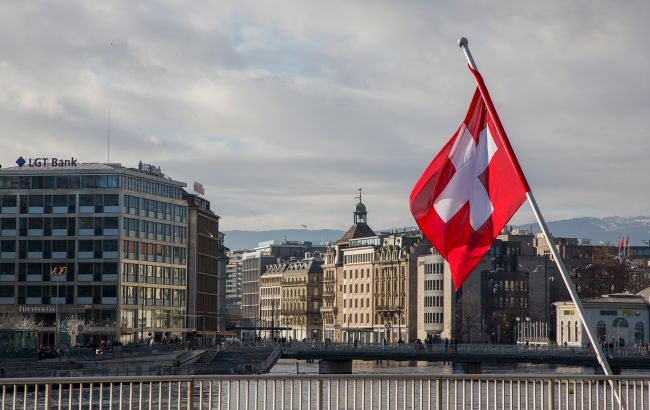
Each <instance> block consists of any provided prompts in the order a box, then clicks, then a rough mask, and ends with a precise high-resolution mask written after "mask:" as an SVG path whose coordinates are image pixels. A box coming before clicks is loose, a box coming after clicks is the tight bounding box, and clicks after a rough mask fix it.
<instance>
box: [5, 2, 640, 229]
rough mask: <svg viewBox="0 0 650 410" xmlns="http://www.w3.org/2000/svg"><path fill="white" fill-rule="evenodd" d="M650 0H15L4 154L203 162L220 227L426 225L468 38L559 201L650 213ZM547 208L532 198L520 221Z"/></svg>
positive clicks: (579, 212)
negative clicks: (417, 210) (416, 189)
mask: <svg viewBox="0 0 650 410" xmlns="http://www.w3.org/2000/svg"><path fill="white" fill-rule="evenodd" d="M648 21H650V2H648V1H647V0H639V1H625V2H613V1H573V2H566V1H557V2H553V1H545V2H540V1H532V2H527V1H504V2H501V4H500V5H499V4H498V2H463V1H453V2H438V1H434V2H406V1H404V2H396V1H385V2H382V1H372V2H371V1H356V2H355V1H340V2H337V1H327V2H315V1H314V2H312V1H308V2H305V1H255V2H247V1H237V2H215V1H206V2H199V1H193V2H186V1H164V2H155V3H154V2H144V1H142V2H131V1H125V2H104V1H92V2H88V1H86V2H81V1H79V2H71V1H56V2H54V1H52V2H32V1H4V2H1V3H0V131H1V137H0V164H2V165H3V166H5V167H7V166H11V165H14V161H15V159H16V158H17V157H18V156H19V155H23V156H25V157H28V156H29V157H37V156H56V157H65V156H71V155H74V156H75V157H77V158H79V159H80V161H82V162H105V161H106V160H107V149H106V145H107V144H106V137H107V128H108V116H109V111H110V116H111V150H110V158H111V161H112V162H120V163H122V164H123V165H127V166H134V165H136V164H137V162H138V160H143V161H145V162H149V163H154V164H159V165H160V166H161V167H162V168H163V171H164V172H165V173H166V174H168V175H170V176H172V177H173V178H175V179H178V180H182V181H187V182H188V183H189V184H190V185H191V183H192V181H194V180H196V181H200V182H202V183H203V184H204V185H205V187H206V196H207V198H208V199H210V200H211V201H212V206H213V208H214V209H215V210H216V212H217V213H218V214H219V215H221V216H222V227H223V229H225V230H229V229H259V230H261V229H273V228H299V227H300V224H305V225H307V226H309V227H310V228H338V229H344V228H346V227H347V226H349V225H350V223H351V218H352V211H353V209H354V202H355V200H354V196H355V195H356V194H357V188H359V187H363V190H364V191H363V192H364V202H365V203H366V205H367V206H368V211H369V221H370V224H371V226H374V227H376V228H385V227H392V226H405V225H413V224H414V222H413V219H412V216H411V215H410V212H409V210H408V196H409V193H410V190H411V187H412V186H413V184H414V183H415V181H416V180H417V178H418V177H419V175H420V173H421V172H422V170H423V169H424V168H425V167H426V165H427V164H428V163H429V161H430V160H431V158H432V156H433V155H435V153H436V152H437V151H438V150H439V149H440V148H441V147H442V145H443V143H444V142H445V141H446V140H447V139H448V138H449V137H450V136H451V134H452V133H453V132H454V131H455V129H456V128H457V127H458V125H459V124H460V121H462V119H463V117H464V115H465V112H466V110H467V106H468V104H469V100H470V98H471V95H472V92H473V89H474V85H473V83H472V81H473V80H472V77H471V75H470V74H469V72H468V71H467V69H466V65H465V60H464V57H463V55H462V52H461V51H460V49H459V48H458V47H457V45H456V41H457V39H458V37H459V36H461V35H464V36H466V37H468V38H469V40H470V46H471V48H472V51H473V53H474V57H475V59H476V61H477V64H478V66H479V69H480V70H481V72H482V73H483V76H484V77H485V79H486V82H487V84H488V87H489V88H490V90H491V93H492V97H493V99H494V102H495V105H496V107H497V109H498V111H499V113H500V116H501V119H502V121H503V123H504V125H505V127H506V130H507V131H508V134H509V136H510V139H511V142H512V144H513V146H514V148H515V151H516V153H517V155H518V157H519V159H520V161H521V163H522V166H523V168H524V171H525V172H526V174H527V176H528V179H529V181H530V183H531V186H532V188H533V191H534V192H535V194H536V196H537V199H538V202H539V204H540V206H541V208H542V211H543V212H544V214H545V216H546V218H547V219H548V220H554V219H561V218H570V217H578V216H595V217H603V216H608V215H621V216H634V215H646V214H650V212H649V211H648V203H649V202H650V201H649V200H650V190H649V189H648V188H649V184H648V182H647V181H648V176H647V175H648V174H649V173H650V164H649V161H648V153H649V152H650V135H649V133H648V126H647V122H648V116H649V115H650V79H649V78H650V76H648V72H649V71H648V70H649V67H650V47H648V44H647V39H648V37H649V35H650V25H649V24H648ZM531 220H532V217H531V213H530V212H529V211H528V208H527V207H526V206H524V207H522V210H521V211H520V212H519V213H518V214H517V215H516V216H515V218H514V220H513V222H516V223H527V222H530V221H531Z"/></svg>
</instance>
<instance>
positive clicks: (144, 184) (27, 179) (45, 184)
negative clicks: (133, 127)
mask: <svg viewBox="0 0 650 410" xmlns="http://www.w3.org/2000/svg"><path fill="white" fill-rule="evenodd" d="M79 188H109V189H110V188H123V189H128V190H131V191H138V192H143V193H146V194H152V195H160V196H165V197H168V198H174V199H180V198H181V197H182V195H183V193H182V190H181V189H180V188H178V187H175V186H172V185H168V184H161V183H159V182H154V181H149V180H146V179H142V178H135V177H130V176H123V175H120V176H119V177H118V175H47V176H41V175H33V176H2V177H0V189H79Z"/></svg>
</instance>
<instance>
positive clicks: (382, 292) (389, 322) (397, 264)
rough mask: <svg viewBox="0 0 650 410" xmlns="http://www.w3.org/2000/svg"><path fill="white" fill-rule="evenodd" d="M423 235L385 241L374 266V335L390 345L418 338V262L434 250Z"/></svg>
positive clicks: (395, 236) (396, 235)
mask: <svg viewBox="0 0 650 410" xmlns="http://www.w3.org/2000/svg"><path fill="white" fill-rule="evenodd" d="M430 247H431V246H430V245H429V243H428V241H426V240H425V239H424V238H423V237H422V234H421V233H419V232H408V233H394V234H390V235H388V236H386V237H384V238H383V240H382V246H381V247H380V248H379V249H377V251H376V252H375V258H374V263H373V269H374V281H373V292H372V294H373V298H374V308H375V312H374V313H375V325H374V332H375V333H376V334H377V335H378V337H379V338H383V339H386V341H387V342H389V343H391V342H392V343H395V342H398V341H399V340H402V341H404V342H409V341H414V340H415V339H416V336H417V295H418V288H417V258H418V256H420V255H422V254H424V253H426V252H428V250H429V249H430Z"/></svg>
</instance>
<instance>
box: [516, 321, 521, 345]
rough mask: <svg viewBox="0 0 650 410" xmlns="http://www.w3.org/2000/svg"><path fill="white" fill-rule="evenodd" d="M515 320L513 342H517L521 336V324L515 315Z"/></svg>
mask: <svg viewBox="0 0 650 410" xmlns="http://www.w3.org/2000/svg"><path fill="white" fill-rule="evenodd" d="M515 321H516V322H517V329H516V330H515V343H516V344H519V339H520V337H521V336H520V335H521V326H520V323H521V318H520V317H519V316H517V317H516V318H515Z"/></svg>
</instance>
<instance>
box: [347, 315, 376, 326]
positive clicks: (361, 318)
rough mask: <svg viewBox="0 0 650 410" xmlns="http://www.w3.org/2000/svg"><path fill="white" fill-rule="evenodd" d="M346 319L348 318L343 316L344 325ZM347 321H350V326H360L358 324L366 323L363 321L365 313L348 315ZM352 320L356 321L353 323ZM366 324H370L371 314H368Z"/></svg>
mask: <svg viewBox="0 0 650 410" xmlns="http://www.w3.org/2000/svg"><path fill="white" fill-rule="evenodd" d="M357 315H358V316H357ZM345 319H346V316H345V315H343V323H346V321H345ZM347 319H348V320H347V323H349V324H352V323H354V324H358V323H360V322H361V323H363V322H364V320H363V313H354V314H352V313H349V314H348V315H347ZM352 319H354V321H353V320H352ZM365 323H370V313H366V320H365Z"/></svg>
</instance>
